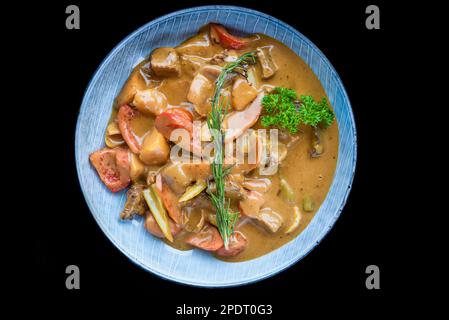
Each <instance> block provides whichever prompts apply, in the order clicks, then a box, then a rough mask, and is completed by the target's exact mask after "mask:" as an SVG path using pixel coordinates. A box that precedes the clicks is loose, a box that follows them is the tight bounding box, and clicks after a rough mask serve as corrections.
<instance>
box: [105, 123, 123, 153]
mask: <svg viewBox="0 0 449 320" xmlns="http://www.w3.org/2000/svg"><path fill="white" fill-rule="evenodd" d="M104 142H105V143H106V145H107V146H108V147H109V148H114V147H117V146H119V145H122V144H124V143H125V140H123V138H122V134H121V133H120V129H119V128H118V125H117V122H115V121H112V122H111V123H109V125H108V127H107V128H106V135H105V137H104Z"/></svg>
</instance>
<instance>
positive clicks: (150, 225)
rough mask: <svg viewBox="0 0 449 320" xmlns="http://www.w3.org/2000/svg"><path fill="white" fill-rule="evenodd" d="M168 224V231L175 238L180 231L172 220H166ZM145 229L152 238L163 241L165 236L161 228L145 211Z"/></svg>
mask: <svg viewBox="0 0 449 320" xmlns="http://www.w3.org/2000/svg"><path fill="white" fill-rule="evenodd" d="M168 224H169V226H170V231H171V234H172V235H173V236H176V235H177V234H178V233H179V231H181V227H180V226H179V225H177V224H176V223H175V222H174V221H173V220H172V219H169V220H168ZM144 227H145V229H146V230H147V231H148V232H149V233H151V234H152V235H153V236H155V237H158V238H161V239H164V238H165V236H164V234H163V233H162V230H161V228H160V227H159V225H158V224H157V222H156V219H154V216H153V214H152V213H151V212H149V211H147V213H146V218H145V224H144Z"/></svg>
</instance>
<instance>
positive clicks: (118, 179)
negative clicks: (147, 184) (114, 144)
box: [89, 147, 131, 192]
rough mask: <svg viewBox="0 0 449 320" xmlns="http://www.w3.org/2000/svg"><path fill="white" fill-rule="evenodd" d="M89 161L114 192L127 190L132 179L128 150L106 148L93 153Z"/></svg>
mask: <svg viewBox="0 0 449 320" xmlns="http://www.w3.org/2000/svg"><path fill="white" fill-rule="evenodd" d="M89 160H90V162H91V164H92V165H93V166H94V168H95V169H96V170H97V173H98V175H99V176H100V179H101V181H103V183H104V184H105V185H106V187H108V189H109V190H111V191H112V192H117V191H120V190H122V189H124V188H126V187H127V186H128V185H129V184H130V182H131V178H130V175H129V172H130V163H129V155H128V150H127V149H124V148H120V147H119V148H114V149H110V148H104V149H101V150H98V151H95V152H93V153H92V154H91V155H90V156H89Z"/></svg>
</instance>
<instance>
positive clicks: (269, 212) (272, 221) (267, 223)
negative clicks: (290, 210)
mask: <svg viewBox="0 0 449 320" xmlns="http://www.w3.org/2000/svg"><path fill="white" fill-rule="evenodd" d="M256 220H257V222H258V223H259V224H260V225H262V226H263V227H264V228H265V229H267V230H268V231H271V232H272V233H275V232H277V231H278V230H279V228H280V227H281V226H282V225H283V224H284V220H283V219H282V217H281V216H280V215H279V214H278V213H277V212H275V211H274V210H273V209H271V208H262V209H261V210H260V211H259V213H258V215H257V217H256Z"/></svg>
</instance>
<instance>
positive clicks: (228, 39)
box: [210, 23, 249, 49]
mask: <svg viewBox="0 0 449 320" xmlns="http://www.w3.org/2000/svg"><path fill="white" fill-rule="evenodd" d="M210 36H211V38H212V40H213V41H214V42H216V43H219V44H220V45H221V46H222V47H223V48H226V49H241V48H243V47H244V46H245V45H246V44H247V43H248V41H249V39H244V38H240V37H236V36H233V35H231V34H230V33H229V32H228V31H227V30H226V29H225V28H224V27H223V26H222V25H220V24H215V23H211V24H210Z"/></svg>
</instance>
